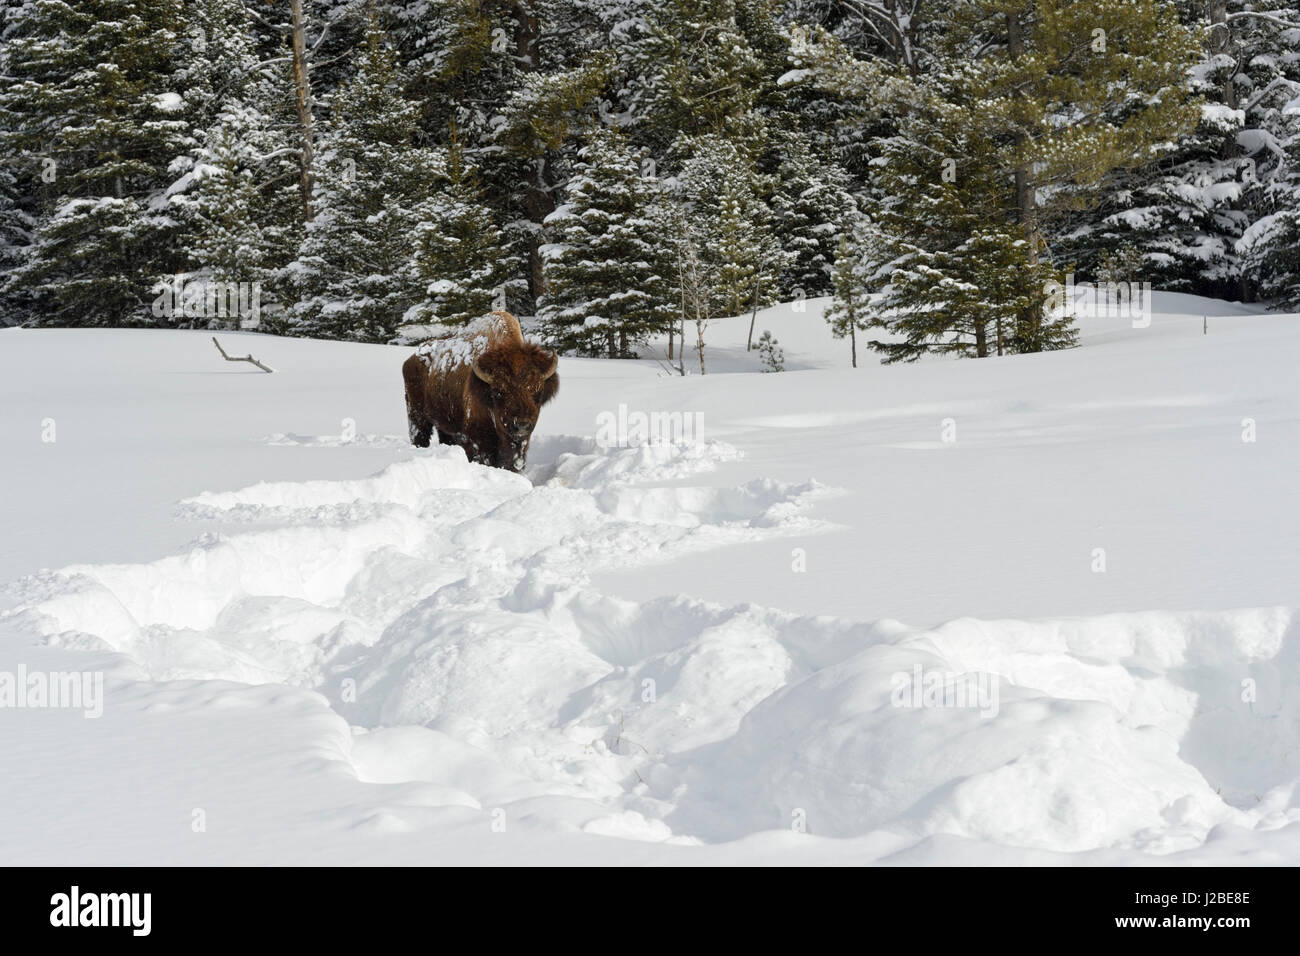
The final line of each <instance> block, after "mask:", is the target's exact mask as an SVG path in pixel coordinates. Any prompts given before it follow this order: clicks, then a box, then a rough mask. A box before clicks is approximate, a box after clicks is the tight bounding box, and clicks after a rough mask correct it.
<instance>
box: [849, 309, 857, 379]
mask: <svg viewBox="0 0 1300 956" xmlns="http://www.w3.org/2000/svg"><path fill="white" fill-rule="evenodd" d="M855 325H857V323H856V322H854V321H853V320H852V319H850V320H849V349H850V350H851V351H852V352H853V367H854V368H857V367H858V337H857V335H856V334H855V333H854V331H853V327H854V326H855Z"/></svg>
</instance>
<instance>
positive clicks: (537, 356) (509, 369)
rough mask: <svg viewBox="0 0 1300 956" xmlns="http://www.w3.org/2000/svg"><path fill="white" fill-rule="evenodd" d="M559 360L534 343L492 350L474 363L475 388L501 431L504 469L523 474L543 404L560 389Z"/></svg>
mask: <svg viewBox="0 0 1300 956" xmlns="http://www.w3.org/2000/svg"><path fill="white" fill-rule="evenodd" d="M558 363H559V357H558V356H557V355H556V354H555V353H554V352H548V351H547V350H546V349H544V348H542V347H541V346H540V345H534V344H533V343H531V342H528V343H525V344H524V345H523V346H518V345H509V346H498V347H496V348H491V349H488V350H487V351H486V352H484V353H483V354H482V355H480V356H479V357H478V358H477V359H475V360H474V366H473V371H474V374H473V375H471V376H470V388H471V389H472V390H473V394H474V399H475V400H476V401H477V402H478V403H479V404H480V405H482V406H483V407H484V408H486V409H487V410H488V413H489V414H490V415H491V417H492V424H493V426H494V427H495V428H496V432H497V460H496V462H495V464H496V466H497V467H498V468H505V469H507V470H509V471H516V472H521V471H523V470H524V459H525V458H526V457H527V455H528V442H529V440H530V439H531V438H532V437H533V428H534V427H535V426H536V425H537V415H538V413H539V412H540V411H541V408H542V406H543V405H545V404H546V403H547V402H549V401H550V400H551V399H552V398H554V397H555V393H556V392H558V391H559V390H560V377H559V376H558V375H556V374H555V369H556V366H557V364H558Z"/></svg>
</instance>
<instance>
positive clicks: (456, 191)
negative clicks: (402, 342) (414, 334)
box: [405, 128, 519, 325]
mask: <svg viewBox="0 0 1300 956" xmlns="http://www.w3.org/2000/svg"><path fill="white" fill-rule="evenodd" d="M439 183H440V188H439V190H438V192H437V193H436V194H434V196H433V197H432V198H431V199H430V200H429V202H428V204H427V211H426V215H425V218H424V219H423V220H422V221H421V222H420V223H419V224H418V225H417V226H416V227H415V232H414V240H415V248H416V260H415V265H416V270H417V274H418V275H419V278H420V281H421V282H422V283H423V284H424V295H423V296H422V298H421V300H420V302H419V304H418V305H417V306H416V307H415V308H414V309H412V310H411V312H410V313H409V314H408V315H407V316H406V318H405V321H406V322H408V323H413V324H414V323H430V322H436V323H439V324H442V325H463V324H464V323H466V322H468V321H470V320H471V319H473V318H476V317H478V316H480V315H483V314H484V313H485V312H488V311H490V310H491V309H493V308H500V307H503V306H504V305H505V303H504V302H503V301H502V300H503V299H504V289H505V285H506V283H507V282H508V281H509V279H510V277H511V275H512V274H514V273H516V272H517V270H518V265H519V263H518V259H517V258H516V257H515V256H513V255H512V254H511V252H510V250H509V249H508V248H507V246H506V242H505V238H504V236H503V234H502V231H501V229H500V227H499V226H498V225H497V223H496V219H495V215H494V213H493V211H492V209H491V208H490V207H489V206H488V205H487V203H486V201H485V200H484V197H483V187H482V185H481V183H480V182H479V178H478V170H477V169H476V168H475V167H474V166H473V165H472V164H471V163H470V162H469V160H468V158H467V157H466V154H465V150H464V148H463V147H462V145H461V142H460V138H459V135H458V134H457V133H456V131H455V129H454V128H453V130H452V134H451V145H450V146H449V147H448V148H447V150H446V162H445V164H444V169H443V172H442V174H441V175H440V177H439Z"/></svg>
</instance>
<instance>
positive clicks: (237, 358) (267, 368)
mask: <svg viewBox="0 0 1300 956" xmlns="http://www.w3.org/2000/svg"><path fill="white" fill-rule="evenodd" d="M212 344H213V345H215V346H216V347H217V351H218V352H220V353H221V357H222V358H223V359H225V360H226V361H227V362H252V363H253V364H254V365H256V366H257V367H258V368H260V369H261V370H262V371H263V372H274V371H275V369H273V368H271V367H270V366H267V365H263V364H262V363H261V362H259V361H258V360H257V359H255V358H253V356H252V355H251V354H249V355H245V356H242V357H241V356H238V355H227V354H226V350H225V349H223V348H222V347H221V343H220V342H218V341H217V337H216V336H215V335H214V336H212Z"/></svg>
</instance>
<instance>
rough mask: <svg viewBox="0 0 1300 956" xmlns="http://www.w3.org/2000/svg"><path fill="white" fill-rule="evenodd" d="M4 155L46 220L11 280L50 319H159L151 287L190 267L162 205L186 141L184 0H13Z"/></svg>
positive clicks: (0, 108)
mask: <svg viewBox="0 0 1300 956" xmlns="http://www.w3.org/2000/svg"><path fill="white" fill-rule="evenodd" d="M11 14H12V16H11V22H10V24H9V29H8V31H7V35H6V44H7V49H6V52H5V62H6V73H7V77H6V81H5V85H4V87H3V88H2V89H0V115H3V116H4V117H5V123H4V125H3V128H0V154H3V155H5V156H7V157H10V158H11V159H12V160H14V161H16V162H17V170H16V174H17V178H18V181H19V184H20V186H19V188H20V189H31V190H32V191H33V192H34V193H35V196H36V203H37V211H38V221H37V223H36V225H35V228H34V229H33V231H32V234H31V240H30V243H29V244H28V246H27V247H26V248H25V249H24V250H23V253H22V258H21V262H20V264H19V265H18V267H17V268H16V269H14V270H13V271H12V272H10V274H9V276H8V281H7V282H6V287H7V288H9V289H10V290H13V289H18V288H21V289H23V290H24V291H25V293H26V294H28V295H30V296H31V299H32V308H33V310H34V312H35V314H36V321H38V322H40V323H42V324H50V325H115V324H122V323H137V324H143V323H147V322H150V321H152V316H151V314H150V310H149V302H150V300H151V298H152V295H151V290H152V289H153V287H154V285H155V282H156V280H157V279H158V278H159V277H160V276H168V275H171V274H172V273H173V272H175V271H176V270H177V268H178V267H179V266H180V265H181V257H180V255H179V254H178V250H177V248H176V244H175V242H174V239H175V235H176V231H177V224H176V222H175V220H174V219H173V218H172V217H170V216H169V215H168V214H167V213H166V210H165V208H164V207H165V201H164V199H163V196H162V193H163V190H164V189H165V188H166V187H167V185H168V184H169V183H170V181H171V180H170V177H169V176H168V174H167V167H168V164H169V163H170V162H171V161H172V159H173V158H175V157H176V156H177V155H178V154H180V153H181V152H182V151H183V148H184V141H183V137H184V133H185V130H186V123H185V121H184V119H183V118H182V114H183V111H184V101H183V100H182V98H181V97H180V95H179V94H177V93H175V92H173V91H172V89H171V87H172V85H173V80H174V77H175V74H176V71H177V67H178V59H177V44H178V40H179V36H180V30H181V26H182V21H181V4H180V3H179V0H133V2H132V0H85V2H81V3H77V4H65V3H33V4H27V5H24V6H22V7H20V8H18V9H17V10H16V11H11Z"/></svg>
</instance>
